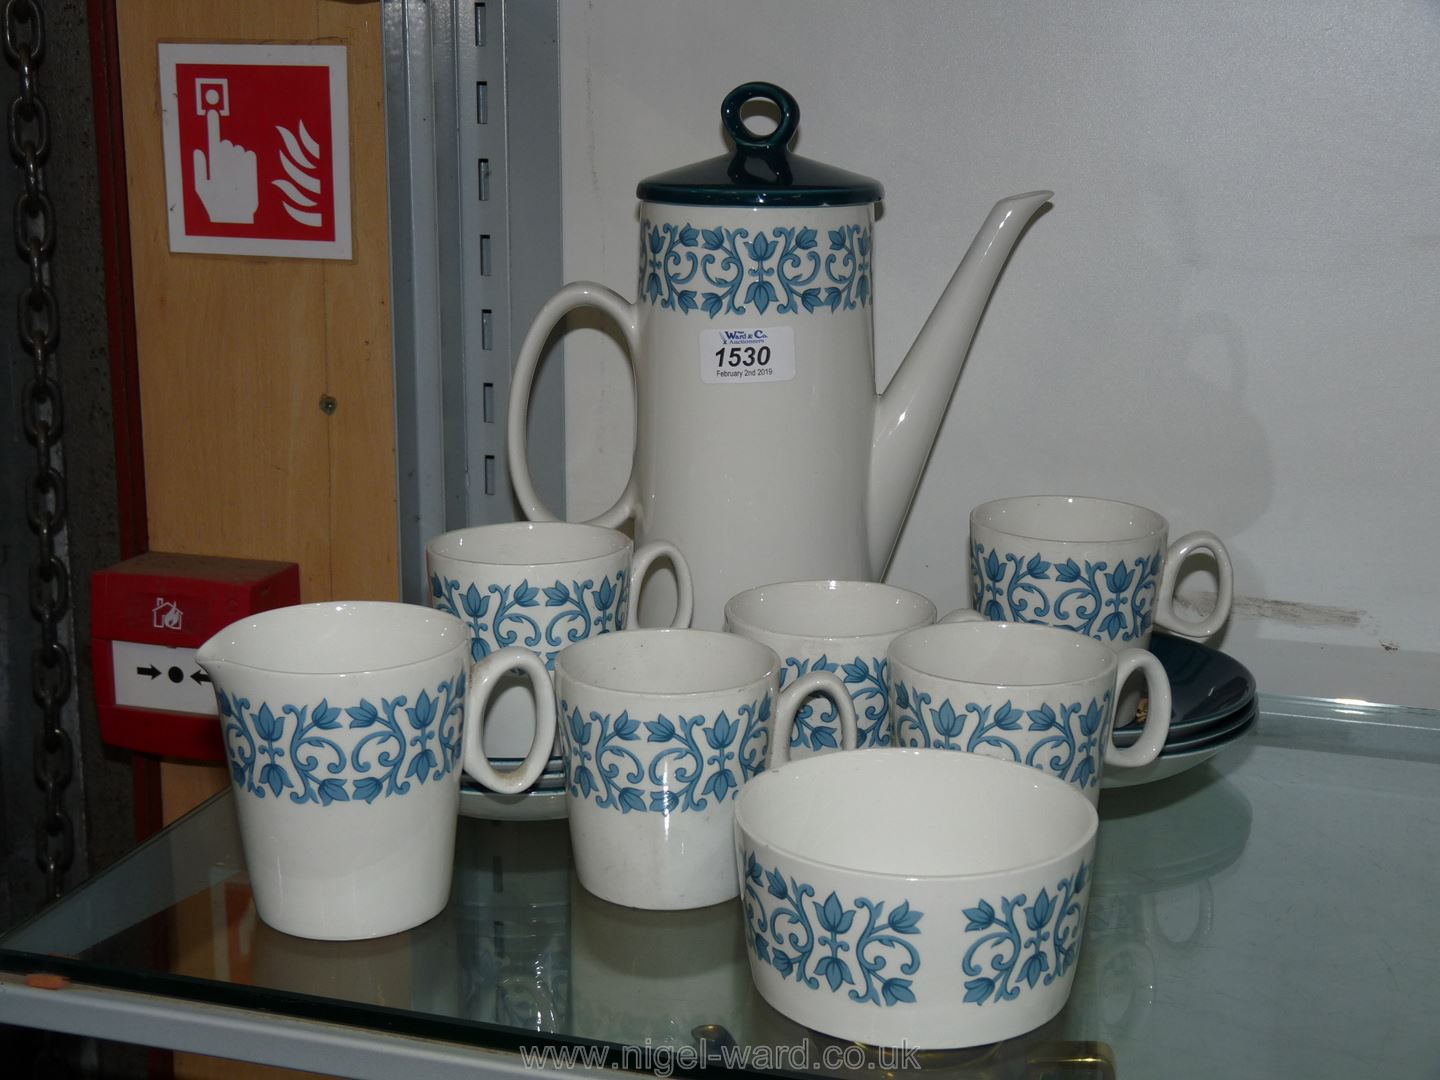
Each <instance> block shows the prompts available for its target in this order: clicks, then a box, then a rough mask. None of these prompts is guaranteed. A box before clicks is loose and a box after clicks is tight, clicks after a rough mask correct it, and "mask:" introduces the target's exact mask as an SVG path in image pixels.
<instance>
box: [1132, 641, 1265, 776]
mask: <svg viewBox="0 0 1440 1080" xmlns="http://www.w3.org/2000/svg"><path fill="white" fill-rule="evenodd" d="M1150 651H1151V652H1152V653H1154V654H1155V656H1156V657H1157V658H1158V659H1159V660H1160V663H1161V664H1163V665H1164V667H1165V673H1166V674H1167V675H1168V676H1169V677H1170V697H1171V716H1170V734H1169V736H1168V737H1167V738H1166V740H1165V748H1164V749H1163V750H1161V751H1160V756H1159V757H1158V758H1156V759H1155V760H1154V761H1153V762H1151V763H1150V764H1149V765H1144V766H1141V767H1140V768H1135V769H1126V768H1120V767H1117V766H1113V765H1112V766H1107V767H1106V769H1105V778H1104V786H1105V787H1132V786H1134V785H1136V784H1149V783H1153V782H1154V781H1156V780H1164V779H1166V778H1167V777H1171V776H1175V775H1177V774H1179V773H1182V772H1185V771H1186V770H1187V769H1193V768H1194V767H1195V766H1197V765H1199V764H1201V763H1202V762H1205V761H1208V760H1209V759H1210V758H1212V757H1214V756H1215V755H1216V754H1218V753H1219V752H1220V751H1221V750H1224V749H1225V748H1226V747H1227V746H1229V745H1230V744H1231V743H1233V742H1235V741H1236V740H1237V739H1241V738H1243V737H1244V736H1245V735H1246V734H1248V733H1249V732H1250V730H1251V729H1252V728H1253V727H1254V726H1255V721H1256V718H1257V717H1258V716H1259V714H1260V709H1259V705H1258V703H1257V702H1256V700H1255V677H1254V676H1253V675H1251V674H1250V672H1249V670H1248V669H1247V668H1246V667H1245V665H1244V664H1241V663H1240V662H1239V661H1238V660H1236V659H1234V658H1233V657H1230V656H1227V655H1226V654H1225V653H1223V652H1220V651H1219V650H1218V649H1212V648H1210V647H1209V646H1208V645H1202V644H1200V643H1199V642H1197V641H1190V640H1189V639H1187V638H1180V637H1170V636H1167V635H1165V634H1156V635H1155V636H1154V637H1153V638H1152V639H1151V641H1150ZM1146 704H1147V702H1146V701H1144V700H1142V701H1141V702H1140V705H1139V712H1138V713H1137V715H1136V720H1135V722H1134V723H1132V724H1127V725H1126V726H1125V727H1123V728H1117V729H1116V731H1115V743H1116V745H1117V746H1122V747H1124V746H1130V745H1132V744H1133V743H1134V742H1135V741H1136V739H1138V738H1139V737H1140V728H1139V725H1140V723H1141V722H1142V721H1143V720H1144V718H1145V712H1144V710H1145V707H1146Z"/></svg>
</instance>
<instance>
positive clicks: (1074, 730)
mask: <svg viewBox="0 0 1440 1080" xmlns="http://www.w3.org/2000/svg"><path fill="white" fill-rule="evenodd" d="M963 614H964V615H965V616H968V617H969V618H968V619H967V620H966V621H962V622H950V623H940V624H937V625H935V626H926V627H921V628H920V629H918V630H911V631H908V632H906V633H904V634H901V635H900V636H899V637H897V638H896V639H895V640H894V641H893V642H891V644H890V653H889V661H890V664H889V667H890V671H889V677H890V720H891V723H892V725H893V726H894V742H895V745H896V746H910V747H938V748H942V749H946V750H964V751H969V752H971V753H977V754H984V755H986V756H988V757H997V758H1001V759H1003V760H1005V761H1013V762H1018V763H1020V764H1022V765H1029V766H1031V767H1033V768H1036V769H1040V770H1042V771H1044V772H1048V773H1050V774H1051V775H1052V776H1055V777H1056V778H1057V779H1060V780H1064V781H1066V782H1067V783H1070V784H1072V785H1074V786H1075V787H1076V788H1078V789H1079V790H1080V791H1082V792H1083V793H1084V794H1085V796H1086V798H1088V799H1089V800H1090V801H1091V802H1092V803H1095V802H1098V801H1099V798H1100V780H1101V772H1102V769H1103V766H1104V765H1105V764H1107V763H1108V764H1111V765H1120V766H1125V767H1133V766H1136V765H1148V764H1149V763H1150V762H1152V761H1154V760H1155V758H1156V757H1158V756H1159V754H1160V750H1161V749H1162V748H1163V747H1164V745H1165V737H1166V735H1168V734H1169V731H1170V680H1169V678H1168V677H1167V676H1166V674H1165V668H1164V666H1163V665H1161V663H1160V661H1159V660H1157V659H1156V658H1155V656H1154V654H1152V653H1149V652H1147V651H1145V650H1143V649H1122V650H1118V651H1117V650H1115V649H1113V648H1111V647H1110V646H1108V645H1104V644H1102V643H1100V642H1097V641H1094V640H1093V639H1091V638H1087V637H1083V636H1081V635H1079V634H1074V633H1071V632H1069V631H1066V630H1059V629H1056V628H1055V627H1053V626H1033V625H1030V624H1027V623H998V622H987V621H984V620H983V619H982V618H980V617H979V616H976V615H975V613H974V612H968V611H967V612H965V613H963ZM975 620H978V621H975ZM1136 671H1138V672H1140V673H1141V674H1142V675H1143V676H1144V679H1145V684H1146V689H1147V692H1148V693H1149V695H1150V703H1151V708H1150V711H1149V715H1148V716H1147V717H1146V720H1145V726H1144V728H1142V729H1141V732H1140V738H1139V739H1137V740H1136V742H1135V743H1134V745H1133V746H1130V747H1126V748H1121V747H1118V746H1116V745H1115V742H1114V740H1113V738H1112V727H1113V724H1114V720H1115V699H1116V693H1117V690H1118V688H1119V687H1120V686H1123V685H1124V683H1125V680H1126V679H1128V678H1129V677H1130V675H1131V674H1132V673H1133V672H1136Z"/></svg>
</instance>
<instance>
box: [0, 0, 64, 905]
mask: <svg viewBox="0 0 1440 1080" xmlns="http://www.w3.org/2000/svg"><path fill="white" fill-rule="evenodd" d="M4 35H5V36H4V41H3V48H4V52H5V59H6V61H7V62H8V63H9V64H10V66H11V67H12V68H14V69H15V72H16V74H18V75H19V76H20V89H19V93H18V94H17V95H16V96H15V98H14V100H12V101H11V102H10V111H9V114H8V123H7V125H6V126H7V128H8V131H9V136H10V155H11V157H13V158H14V159H15V164H16V165H18V166H19V167H20V170H21V174H22V176H21V179H22V181H23V183H24V190H22V191H21V192H20V196H19V198H17V199H16V200H15V249H16V251H17V252H18V253H19V255H20V258H21V260H22V261H24V262H25V263H26V265H27V266H28V267H29V269H30V277H29V280H28V281H27V282H26V283H25V285H24V286H23V287H22V288H21V290H20V297H19V310H18V319H19V330H20V343H21V345H22V346H23V347H24V350H25V356H26V357H28V359H29V361H30V372H29V375H28V377H27V378H26V380H25V387H24V390H23V391H22V393H21V405H20V407H21V413H22V416H21V423H22V425H23V427H24V430H25V438H26V440H27V441H28V442H29V443H30V445H32V446H33V447H34V448H35V470H34V473H33V474H32V476H31V479H30V490H29V493H28V495H27V497H26V504H25V510H26V517H27V518H28V519H29V522H30V529H31V531H32V532H33V533H34V534H35V538H36V541H37V552H36V556H35V561H34V562H33V563H32V564H31V566H30V611H31V613H32V614H33V615H34V617H35V621H36V622H37V623H38V624H39V627H40V641H39V643H38V644H37V645H36V646H35V649H34V651H33V652H32V653H31V656H30V682H31V687H32V689H33V692H34V695H35V702H36V704H37V705H39V706H40V729H39V731H38V732H37V733H36V735H35V780H36V782H37V783H38V784H39V785H40V788H41V790H42V791H43V792H44V793H45V806H44V809H43V810H42V812H41V814H40V818H39V820H38V821H37V822H36V826H35V859H36V862H38V863H39V866H40V869H41V870H42V871H43V872H44V874H45V895H46V896H47V897H48V898H49V899H52V900H53V899H54V898H56V897H58V896H59V895H60V891H61V889H62V887H63V886H64V881H65V872H66V871H67V870H68V869H70V864H71V863H72V862H73V861H74V859H75V829H74V825H73V824H72V823H71V821H70V818H69V815H67V814H66V812H65V805H64V802H63V797H64V794H65V789H66V787H67V786H68V785H69V783H70V778H71V776H72V775H73V774H74V771H75V748H74V744H73V743H72V742H71V740H70V736H69V734H68V733H67V732H66V731H65V730H64V728H63V727H61V711H62V709H63V707H64V705H65V703H66V701H67V700H69V698H70V693H71V690H72V688H73V687H72V683H73V676H72V672H71V667H70V651H69V649H67V648H66V647H65V644H64V643H63V642H62V641H61V638H60V632H59V625H60V622H61V620H63V619H64V618H65V615H66V613H67V612H68V611H69V609H70V572H69V569H68V567H67V566H66V563H65V559H64V558H63V556H62V554H60V553H58V552H57V547H56V541H57V539H58V538H59V537H60V535H61V534H62V533H63V532H64V529H65V477H64V476H63V475H62V474H61V472H60V468H59V447H60V437H61V435H62V434H63V432H64V427H65V409H64V401H63V399H62V398H61V395H60V383H59V381H58V379H57V377H56V375H57V370H56V369H57V365H56V362H55V346H56V345H57V344H58V342H59V339H60V311H59V308H58V307H57V305H56V303H55V293H54V291H53V290H52V289H51V287H50V255H51V253H52V252H53V251H54V250H55V207H54V205H53V204H52V203H51V202H50V198H49V196H47V195H46V194H45V163H46V161H47V160H48V158H49V156H50V114H49V112H48V111H47V110H46V108H45V102H44V101H42V100H41V98H40V95H39V93H38V92H37V87H36V84H35V83H36V71H37V69H38V68H39V66H40V62H41V61H42V60H43V59H44V56H45V19H44V16H43V15H42V13H41V10H40V5H39V4H37V3H35V2H34V0H5V13H4Z"/></svg>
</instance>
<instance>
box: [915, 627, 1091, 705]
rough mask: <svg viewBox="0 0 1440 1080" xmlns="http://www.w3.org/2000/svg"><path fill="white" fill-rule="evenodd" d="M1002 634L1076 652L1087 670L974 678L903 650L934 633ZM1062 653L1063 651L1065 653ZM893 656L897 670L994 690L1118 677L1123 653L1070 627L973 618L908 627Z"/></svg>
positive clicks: (1037, 645) (1033, 644) (964, 636)
mask: <svg viewBox="0 0 1440 1080" xmlns="http://www.w3.org/2000/svg"><path fill="white" fill-rule="evenodd" d="M1001 634H1008V635H1013V637H1012V639H1011V640H1016V641H1017V642H1024V641H1025V639H1027V638H1029V639H1030V642H1031V644H1030V649H1042V648H1043V649H1061V650H1063V653H1069V654H1070V655H1072V656H1076V657H1083V659H1077V660H1076V661H1075V662H1076V663H1079V664H1084V665H1085V667H1086V669H1087V670H1086V671H1085V672H1082V673H1080V674H1076V675H1072V676H1067V677H1063V678H1053V679H1010V680H1005V681H996V680H992V679H974V678H967V677H965V676H963V675H957V674H955V673H954V672H953V671H941V670H936V669H937V668H938V667H939V666H940V665H937V664H928V663H923V662H922V663H916V662H914V661H913V660H910V659H907V658H906V657H905V656H904V655H903V654H904V653H905V652H906V651H907V650H914V649H918V648H921V647H923V646H922V645H921V640H922V638H923V639H927V640H928V638H929V637H931V636H935V637H939V638H941V639H945V638H951V639H954V640H955V641H956V642H957V643H959V642H963V641H964V640H965V639H967V638H975V637H981V638H984V637H996V638H997V639H998V636H999V635H1001ZM1017 649H1020V650H1022V651H1025V652H1027V653H1028V652H1029V651H1030V649H1026V648H1025V646H1024V645H1017ZM1063 653H1062V655H1063ZM888 655H889V659H890V661H891V670H892V672H893V670H894V665H895V664H901V665H903V666H905V667H907V668H909V669H910V670H911V671H914V672H917V673H918V674H921V675H924V676H925V677H926V678H931V679H938V680H940V681H942V682H948V683H958V684H963V685H965V686H983V687H986V688H988V689H993V690H1003V689H1022V688H1023V689H1039V688H1041V687H1046V686H1064V685H1067V684H1070V683H1077V682H1088V681H1089V680H1091V679H1099V678H1102V677H1108V678H1110V679H1112V680H1113V679H1114V678H1115V672H1116V669H1117V667H1118V666H1119V663H1120V659H1119V655H1118V654H1117V653H1116V652H1115V650H1114V649H1112V648H1111V647H1110V646H1109V645H1106V644H1105V643H1104V642H1101V641H1096V640H1095V639H1094V638H1092V637H1090V636H1088V635H1086V634H1080V633H1076V632H1075V631H1074V630H1066V629H1063V628H1062V627H1058V626H1045V625H1042V624H1039V623H1023V622H1002V621H988V620H976V621H972V622H954V623H936V624H935V625H933V626H917V627H916V628H915V629H914V630H907V631H906V632H905V633H903V634H901V635H900V636H899V637H897V638H896V639H895V640H894V641H892V642H891V643H890V649H889V654H888ZM1024 662H1025V663H1026V664H1033V663H1034V660H1033V656H1027V657H1026V659H1025V661H1024Z"/></svg>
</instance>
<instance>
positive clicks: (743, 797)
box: [735, 746, 1100, 883]
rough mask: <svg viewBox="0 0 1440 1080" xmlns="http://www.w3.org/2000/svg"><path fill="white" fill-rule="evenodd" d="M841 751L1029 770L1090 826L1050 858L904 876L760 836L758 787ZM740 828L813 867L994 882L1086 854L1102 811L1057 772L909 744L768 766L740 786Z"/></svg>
mask: <svg viewBox="0 0 1440 1080" xmlns="http://www.w3.org/2000/svg"><path fill="white" fill-rule="evenodd" d="M835 754H845V755H847V756H848V755H851V754H884V755H887V756H889V757H892V758H900V757H911V758H918V756H919V755H921V754H950V755H954V757H955V759H956V760H957V762H958V761H966V760H968V761H971V762H983V764H981V765H979V766H978V767H979V768H981V769H1023V770H1024V771H1025V772H1026V773H1028V774H1030V775H1031V776H1032V777H1033V778H1035V779H1038V780H1040V781H1041V783H1042V786H1043V785H1045V784H1053V785H1056V786H1057V787H1058V788H1060V789H1063V790H1064V791H1066V792H1067V793H1068V795H1067V796H1066V797H1069V798H1072V799H1073V800H1074V801H1075V802H1076V804H1077V806H1082V807H1084V810H1081V811H1077V812H1079V813H1081V815H1082V816H1084V818H1085V829H1084V832H1083V834H1082V836H1081V837H1080V839H1079V841H1078V842H1076V843H1073V844H1070V845H1067V846H1066V847H1064V848H1062V849H1061V850H1060V851H1058V852H1056V853H1054V854H1051V855H1047V856H1045V857H1044V858H1041V859H1032V860H1031V861H1030V862H1026V863H1019V864H1016V865H1013V866H1001V867H993V868H989V869H985V870H977V871H973V872H971V873H965V874H902V873H897V872H894V871H888V870H867V869H864V868H862V867H857V866H847V865H845V864H843V863H836V862H831V861H829V860H827V859H817V858H815V857H814V856H813V855H805V854H803V853H801V852H798V851H796V850H795V849H793V848H790V847H787V846H785V845H783V844H777V843H774V842H773V841H771V840H767V839H764V838H763V837H761V836H760V835H759V834H757V832H756V831H755V829H754V827H753V826H752V825H751V824H750V823H749V821H747V820H746V814H745V809H746V804H747V796H748V795H749V794H750V793H751V792H752V791H755V790H757V785H763V784H765V783H769V782H770V781H768V780H767V779H766V778H767V777H772V776H776V775H778V774H780V773H782V772H784V771H785V770H786V769H797V768H798V769H807V770H808V771H811V772H815V771H819V770H820V769H823V768H829V767H831V766H826V765H824V764H823V763H824V762H825V761H827V760H828V759H829V758H830V757H832V756H834V755H835ZM959 767H960V768H970V767H971V766H970V765H963V766H959ZM735 831H736V834H737V836H738V835H742V834H743V836H744V837H745V839H747V840H750V841H756V842H759V843H761V844H763V845H764V846H765V847H766V848H768V849H769V850H771V851H774V852H776V853H778V854H780V855H783V856H785V857H786V858H787V859H794V860H795V861H796V862H799V863H803V864H805V865H807V866H815V867H820V868H822V869H824V870H826V871H829V872H832V873H846V874H856V875H860V876H863V877H867V878H874V879H877V880H880V881H895V882H901V881H904V882H935V883H941V882H948V881H954V882H972V881H982V880H990V879H993V878H998V877H1007V876H1009V875H1012V874H1024V873H1029V872H1031V871H1034V870H1038V869H1040V868H1041V867H1045V866H1051V865H1053V864H1058V863H1062V862H1066V861H1068V860H1070V859H1073V858H1074V857H1075V856H1076V855H1079V854H1080V853H1081V852H1083V851H1085V850H1086V849H1087V848H1089V847H1091V846H1092V845H1093V844H1094V843H1095V840H1096V838H1097V835H1098V833H1099V831H1100V812H1099V810H1098V809H1097V808H1096V807H1095V806H1093V805H1091V803H1090V800H1089V799H1087V798H1086V797H1085V796H1084V795H1083V794H1081V792H1080V791H1079V790H1078V789H1077V788H1075V787H1074V786H1073V785H1071V784H1069V783H1066V782H1065V781H1064V780H1061V779H1058V778H1057V777H1054V776H1051V775H1049V774H1048V773H1044V772H1042V771H1040V770H1039V769H1036V768H1033V767H1032V766H1029V765H1022V764H1019V763H1018V762H1014V761H1001V760H1000V759H998V758H992V757H987V756H986V755H984V754H972V753H968V752H966V751H960V750H936V749H934V748H925V747H904V746H875V747H868V748H866V749H864V750H842V751H832V752H831V753H830V754H818V755H816V756H814V757H809V758H802V759H801V760H799V761H788V762H786V763H785V764H784V765H781V766H780V767H779V768H775V769H766V770H765V771H764V772H762V773H761V774H760V775H759V776H756V777H753V778H752V779H751V780H749V781H748V782H747V783H745V784H744V785H743V786H742V787H741V788H740V794H739V796H738V798H737V799H736V802H735ZM740 877H741V880H742V882H743V881H744V878H745V870H744V868H743V867H742V868H741V870H740Z"/></svg>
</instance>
